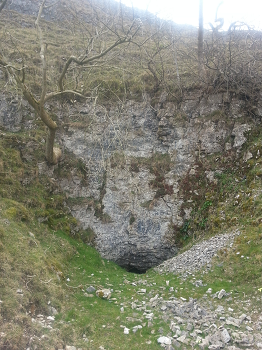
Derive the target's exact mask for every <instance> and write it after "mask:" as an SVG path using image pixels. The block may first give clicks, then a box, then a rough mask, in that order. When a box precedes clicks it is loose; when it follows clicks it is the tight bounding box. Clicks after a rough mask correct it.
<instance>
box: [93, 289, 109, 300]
mask: <svg viewBox="0 0 262 350" xmlns="http://www.w3.org/2000/svg"><path fill="white" fill-rule="evenodd" d="M96 296H97V297H99V298H101V299H109V298H110V297H111V291H110V289H99V290H97V291H96Z"/></svg>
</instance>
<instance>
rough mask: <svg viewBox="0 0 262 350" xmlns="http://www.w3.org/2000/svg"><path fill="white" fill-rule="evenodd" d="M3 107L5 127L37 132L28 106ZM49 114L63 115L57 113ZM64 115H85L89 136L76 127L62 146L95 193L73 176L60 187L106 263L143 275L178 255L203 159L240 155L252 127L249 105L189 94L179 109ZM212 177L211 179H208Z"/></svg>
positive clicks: (0, 116) (136, 106) (133, 105)
mask: <svg viewBox="0 0 262 350" xmlns="http://www.w3.org/2000/svg"><path fill="white" fill-rule="evenodd" d="M224 100H226V102H223V101H224ZM0 107H1V108H0V124H1V125H2V126H4V127H5V128H7V129H9V130H13V131H16V130H19V129H20V127H21V120H22V119H23V116H26V118H25V120H24V121H23V127H24V128H27V129H30V128H31V127H32V119H31V120H30V118H29V117H30V115H31V118H32V117H33V115H32V114H31V112H30V110H27V109H26V106H23V108H22V109H21V108H20V107H19V103H18V102H17V101H15V102H12V101H11V100H10V101H9V100H8V99H6V98H4V97H3V98H2V99H1V106H0ZM50 108H52V109H55V108H56V109H57V110H56V111H55V112H57V114H58V116H59V113H60V112H59V108H57V106H52V107H50ZM18 111H19V113H18ZM65 113H66V114H67V115H74V116H75V115H78V116H79V118H78V120H82V121H83V125H84V129H83V128H82V129H77V128H74V123H73V122H72V123H70V122H69V123H68V124H67V129H66V128H65V129H64V130H66V131H64V132H60V134H58V135H57V139H58V140H60V141H61V143H62V144H63V147H64V148H66V149H68V150H69V151H71V152H73V153H74V154H75V156H76V157H79V158H81V159H82V161H84V162H85V163H86V164H87V167H88V186H86V185H85V186H82V185H81V179H79V178H77V176H75V175H74V174H72V176H71V177H70V176H69V177H68V179H64V180H61V182H60V186H61V188H62V189H63V190H64V191H65V192H66V193H67V195H68V196H69V197H74V198H76V199H77V198H79V201H78V204H77V205H76V204H74V205H72V207H71V212H72V214H73V215H74V216H75V217H76V218H77V219H78V220H79V222H80V223H81V224H82V226H83V227H84V228H91V229H92V230H93V231H94V232H95V235H96V238H95V243H96V247H97V249H98V251H99V252H100V253H101V255H102V256H103V257H104V258H107V259H110V260H114V261H115V262H117V263H118V264H119V265H121V266H124V267H126V268H127V269H130V270H138V271H145V270H147V269H148V268H150V267H153V266H155V265H158V264H159V263H161V262H162V261H164V260H166V259H168V258H171V257H173V256H174V255H175V254H176V252H177V250H178V247H177V240H176V235H175V230H174V229H175V228H177V227H178V228H179V227H181V226H182V225H183V222H184V220H188V219H189V218H190V212H191V209H192V208H191V209H190V208H188V207H187V208H186V210H183V211H182V210H181V205H182V204H183V202H184V200H185V199H184V198H183V197H182V195H181V193H182V192H181V191H179V183H180V180H181V178H182V177H183V176H184V175H185V174H186V173H187V172H190V174H191V173H194V171H195V170H194V169H195V167H194V162H195V161H196V160H199V159H201V157H205V156H206V155H208V154H212V153H218V152H223V151H228V150H231V149H234V150H240V148H241V146H242V145H243V143H244V142H245V132H246V131H248V130H249V129H250V128H251V126H252V121H251V120H249V121H248V120H247V118H244V115H243V113H242V103H241V102H238V101H232V102H231V104H230V103H228V99H224V97H223V95H222V94H221V95H216V96H209V97H208V98H205V99H201V98H200V97H199V96H197V95H196V94H193V95H189V96H188V97H187V98H186V99H185V100H184V102H183V103H182V104H181V105H179V106H178V105H175V104H172V103H168V102H165V101H162V102H161V104H159V106H155V107H154V108H153V107H152V106H151V104H150V101H145V102H144V103H138V102H132V101H128V102H126V103H125V104H122V105H121V106H110V107H107V109H106V108H104V107H101V106H96V107H94V106H92V105H91V104H90V105H88V104H87V105H75V107H72V106H68V111H66V110H65V108H63V114H64V115H65ZM28 118H29V119H28ZM60 118H61V122H63V121H64V120H63V116H62V115H61V116H60ZM243 120H244V121H243ZM213 175H214V174H213V172H212V171H211V172H210V174H209V173H208V176H209V179H211V180H212V179H213V177H212V176H213ZM211 180H210V181H211ZM213 181H215V180H214V179H213ZM83 197H84V198H85V201H82V200H81V198H83ZM76 202H77V201H76V200H74V203H76Z"/></svg>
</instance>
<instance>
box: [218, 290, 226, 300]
mask: <svg viewBox="0 0 262 350" xmlns="http://www.w3.org/2000/svg"><path fill="white" fill-rule="evenodd" d="M225 295H226V291H225V289H221V291H220V292H219V293H218V295H217V297H218V299H222V298H223V296H225Z"/></svg>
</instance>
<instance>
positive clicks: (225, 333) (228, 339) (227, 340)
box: [221, 329, 231, 343]
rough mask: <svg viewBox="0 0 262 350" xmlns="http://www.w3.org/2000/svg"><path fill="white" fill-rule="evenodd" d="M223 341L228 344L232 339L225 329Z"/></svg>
mask: <svg viewBox="0 0 262 350" xmlns="http://www.w3.org/2000/svg"><path fill="white" fill-rule="evenodd" d="M221 340H222V342H223V343H228V342H229V341H230V340H231V337H230V335H229V333H228V331H227V330H226V329H223V331H222V332H221Z"/></svg>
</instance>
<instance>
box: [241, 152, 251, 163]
mask: <svg viewBox="0 0 262 350" xmlns="http://www.w3.org/2000/svg"><path fill="white" fill-rule="evenodd" d="M251 158H253V154H252V153H251V152H249V151H247V152H246V153H245V154H244V157H243V160H244V161H245V162H247V161H248V160H249V159H251Z"/></svg>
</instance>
